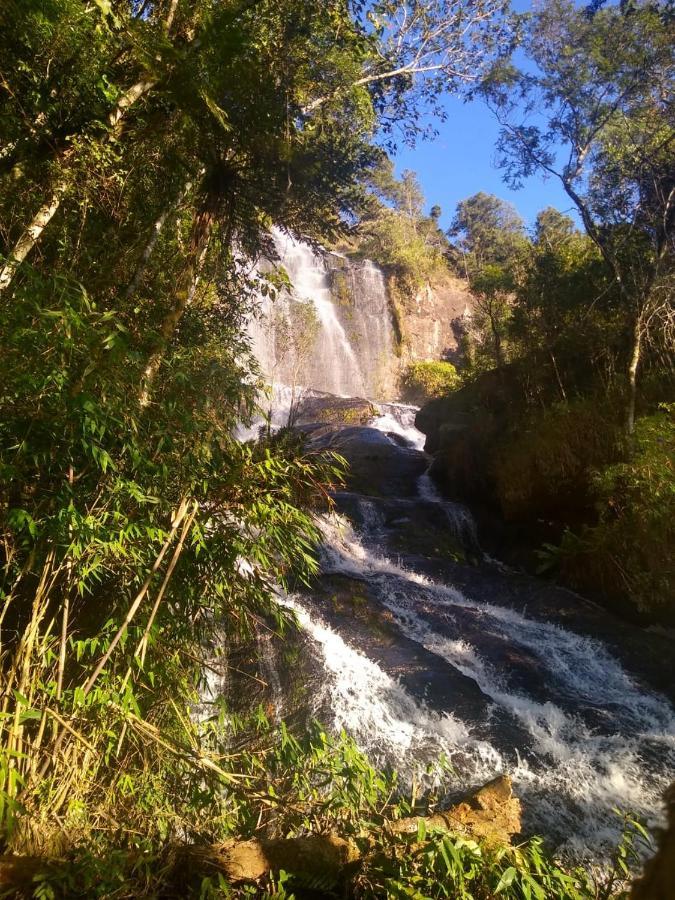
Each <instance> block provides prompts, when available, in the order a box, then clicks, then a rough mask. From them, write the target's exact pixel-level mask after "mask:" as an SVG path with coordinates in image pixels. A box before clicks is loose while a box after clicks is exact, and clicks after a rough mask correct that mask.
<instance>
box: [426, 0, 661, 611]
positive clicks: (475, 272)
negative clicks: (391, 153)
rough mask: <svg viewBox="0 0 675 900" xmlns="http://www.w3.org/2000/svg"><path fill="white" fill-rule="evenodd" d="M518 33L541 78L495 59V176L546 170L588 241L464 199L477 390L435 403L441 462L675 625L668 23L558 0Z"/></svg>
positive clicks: (573, 564) (577, 569)
mask: <svg viewBox="0 0 675 900" xmlns="http://www.w3.org/2000/svg"><path fill="white" fill-rule="evenodd" d="M524 26H525V40H524V48H525V50H526V52H527V53H528V55H529V58H530V61H531V63H532V64H533V65H535V66H536V69H535V70H534V71H533V72H530V71H529V70H528V72H526V73H525V72H519V71H517V70H516V69H515V68H514V67H512V66H511V65H510V64H509V65H504V66H502V67H501V68H499V69H498V70H497V71H495V73H494V74H493V75H492V76H491V78H490V79H488V81H487V83H486V84H485V85H484V93H485V95H486V97H487V100H488V102H489V103H490V104H491V105H492V106H493V107H494V109H495V112H496V115H497V116H498V118H499V121H500V122H501V123H502V126H503V131H502V138H501V144H500V149H501V154H502V164H503V165H504V166H505V167H506V172H507V176H508V178H509V180H511V181H512V182H513V183H517V182H518V181H519V180H521V179H523V178H525V177H527V176H529V175H531V174H533V173H535V172H544V173H546V174H548V175H549V176H551V177H557V178H558V179H559V180H560V181H561V183H562V185H563V187H564V189H565V190H566V192H567V193H568V195H569V197H570V200H571V202H572V203H573V204H574V205H575V206H576V209H577V212H578V214H579V217H580V219H581V221H582V222H583V224H584V227H585V233H584V232H581V231H579V229H578V228H577V227H576V225H575V223H574V221H573V220H572V219H571V218H569V217H568V216H566V215H563V214H561V213H560V212H558V211H556V210H553V209H545V210H543V211H542V212H541V213H540V214H539V216H538V218H537V222H536V225H535V227H534V230H533V233H532V234H531V235H528V234H527V233H526V231H525V228H524V226H523V223H522V221H521V220H520V219H519V218H518V217H517V215H516V214H515V213H514V211H513V209H511V208H510V207H509V205H508V204H505V203H504V202H503V201H500V200H499V199H498V198H496V197H490V196H488V195H485V194H478V195H476V196H474V197H472V198H469V199H468V200H466V201H464V202H463V203H462V204H460V206H459V208H458V210H457V215H456V217H455V221H454V223H453V228H452V230H451V233H452V236H453V237H454V238H455V241H456V243H455V246H456V248H457V250H458V254H459V256H458V261H457V265H458V266H460V267H463V269H464V271H465V272H466V274H467V276H468V278H469V280H470V283H471V285H472V289H473V291H474V294H475V297H476V313H475V315H474V316H473V319H472V322H471V325H470V327H469V329H468V330H467V333H466V335H465V351H466V354H465V355H466V369H465V372H464V378H465V382H473V383H472V384H469V386H468V387H466V388H465V389H464V391H463V392H460V395H458V397H457V398H456V400H454V401H453V400H449V401H448V403H447V404H446V407H445V410H444V409H443V406H442V405H438V406H437V412H438V415H439V416H440V419H441V420H444V421H446V422H447V423H448V425H449V423H451V422H452V421H453V417H454V421H455V424H461V423H463V424H464V425H465V426H466V428H465V429H464V430H463V431H462V432H461V433H452V434H451V433H450V432H449V431H447V430H446V434H445V437H443V436H442V435H441V433H440V431H439V426H440V425H441V422H438V421H437V422H436V425H435V426H433V425H432V427H433V428H434V431H435V435H436V437H435V440H436V443H437V444H438V442H439V440H440V442H441V443H444V445H445V446H444V449H443V451H442V455H443V461H442V462H441V461H440V460H439V463H438V466H437V467H438V469H439V471H440V472H441V475H444V477H445V478H446V480H447V481H448V482H449V483H450V486H451V487H452V486H455V487H456V489H458V490H461V491H463V492H464V496H471V495H473V496H479V497H480V498H481V499H483V500H486V501H488V502H492V503H493V504H494V503H496V504H497V505H498V507H499V509H500V510H501V512H502V513H503V514H504V515H505V516H506V517H507V519H509V520H510V521H513V522H521V523H526V524H527V523H529V524H530V525H532V527H533V529H534V531H537V532H539V537H540V539H541V530H540V526H539V525H535V523H537V522H540V521H541V520H546V521H548V522H549V524H550V528H549V542H550V543H555V544H557V545H558V547H557V549H555V548H554V547H553V546H549V548H548V549H547V551H546V553H545V560H544V562H545V564H546V565H547V566H549V567H551V568H555V567H559V569H560V571H562V573H563V574H564V576H565V577H566V578H567V579H568V580H569V581H571V582H572V583H573V584H574V585H575V586H577V587H579V588H582V589H584V590H587V591H591V592H592V593H594V594H595V595H596V596H599V597H602V598H604V599H605V600H606V601H607V602H609V603H612V604H615V605H616V604H619V605H620V606H621V607H622V608H624V609H628V608H630V607H631V606H632V607H633V608H637V609H639V610H640V611H642V612H643V613H647V615H648V616H649V617H651V618H657V619H668V620H671V621H672V620H673V616H675V606H673V598H675V572H674V570H673V566H672V559H673V556H674V555H675V544H674V543H673V532H672V528H670V526H669V525H668V523H669V522H670V521H672V519H673V516H675V487H674V486H675V472H674V465H675V455H674V454H675V447H674V446H673V438H672V427H673V426H672V423H673V418H672V417H673V407H672V402H671V401H672V399H673V389H674V386H675V381H674V372H673V340H674V339H675V330H674V328H673V323H674V321H675V320H674V318H673V309H674V307H673V296H674V290H675V282H674V273H675V269H674V261H675V253H674V251H675V245H674V243H673V242H674V240H675V186H674V185H673V171H674V170H675V130H674V129H673V125H672V110H671V109H670V106H669V102H668V99H667V96H666V94H667V91H666V92H665V93H664V90H663V86H664V85H665V82H666V80H667V79H668V77H669V74H668V73H669V72H672V59H673V57H672V47H673V44H672V27H673V22H672V16H671V15H670V14H669V13H668V11H667V10H666V9H665V8H662V7H660V6H658V5H644V6H636V7H631V8H630V10H629V9H627V8H626V9H624V8H623V7H603V8H602V9H600V10H598V11H594V12H592V13H587V12H586V11H584V10H581V9H579V8H577V7H575V6H574V5H573V4H571V3H567V2H562V0H561V2H558V0H555V2H553V0H552V2H551V3H548V4H545V5H544V6H543V7H541V9H540V10H538V11H537V12H536V13H534V14H532V15H530V16H528V17H526V19H525V22H524ZM535 110H536V111H537V114H536V116H534V118H532V121H530V119H529V118H528V117H530V116H532V115H533V112H534V111H535ZM542 111H543V117H542V116H540V115H539V113H540V112H542ZM523 117H524V118H523ZM523 121H524V122H525V124H523ZM565 154H566V155H565ZM560 159H564V160H565V162H564V165H562V164H560V162H559V161H560ZM490 373H491V374H490ZM458 417H459V418H458ZM441 430H442V429H441ZM469 459H473V460H474V462H475V463H477V466H476V465H474V466H472V467H471V469H472V471H468V469H469V468H470V467H469V466H468V465H467V461H468V460H469ZM566 527H567V531H566V532H565V536H564V538H562V533H563V531H564V530H565V528H566ZM561 538H562V541H561Z"/></svg>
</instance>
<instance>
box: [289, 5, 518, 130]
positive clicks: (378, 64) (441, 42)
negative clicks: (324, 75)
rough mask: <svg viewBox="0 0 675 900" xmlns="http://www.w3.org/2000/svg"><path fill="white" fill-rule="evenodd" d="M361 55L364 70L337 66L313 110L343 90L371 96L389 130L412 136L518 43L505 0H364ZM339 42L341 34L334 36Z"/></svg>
mask: <svg viewBox="0 0 675 900" xmlns="http://www.w3.org/2000/svg"><path fill="white" fill-rule="evenodd" d="M357 8H358V10H359V12H360V17H359V21H358V28H359V33H360V35H361V38H362V46H363V53H362V57H361V62H360V65H359V66H358V67H345V66H338V67H336V68H335V73H334V77H333V83H332V85H331V89H330V90H329V91H328V92H325V91H324V92H320V93H318V95H317V94H315V96H314V97H308V100H307V103H306V104H305V106H304V112H305V114H311V113H313V112H314V111H315V110H316V109H318V108H320V107H322V106H324V105H325V104H326V103H329V102H330V101H332V100H335V99H336V98H340V97H342V96H344V94H352V95H354V96H355V97H359V96H363V94H364V92H365V94H367V95H368V96H369V97H370V98H371V100H372V102H373V103H374V105H375V109H376V111H377V114H378V117H379V120H380V122H381V124H382V126H383V127H384V128H385V129H386V130H391V129H392V128H394V127H401V128H403V129H404V132H405V134H406V136H407V137H408V139H413V138H414V136H415V135H416V134H417V133H418V132H419V130H420V124H419V123H420V120H421V119H422V117H423V115H424V113H425V112H427V111H429V110H431V111H432V112H434V113H435V114H437V115H444V112H443V109H442V107H441V105H440V103H439V100H440V98H441V97H442V96H443V95H444V94H445V93H446V92H447V91H452V90H455V89H457V88H458V87H461V86H466V85H475V84H478V83H479V81H480V76H481V73H482V72H485V71H487V69H488V68H489V65H490V61H491V60H494V59H496V58H497V57H498V56H499V55H500V54H502V53H504V52H505V51H506V50H507V49H508V48H509V47H510V45H511V42H512V38H513V35H512V23H511V19H510V16H509V15H508V9H509V7H508V3H507V2H505V0H378V2H375V3H369V4H358V5H357ZM336 39H337V35H336Z"/></svg>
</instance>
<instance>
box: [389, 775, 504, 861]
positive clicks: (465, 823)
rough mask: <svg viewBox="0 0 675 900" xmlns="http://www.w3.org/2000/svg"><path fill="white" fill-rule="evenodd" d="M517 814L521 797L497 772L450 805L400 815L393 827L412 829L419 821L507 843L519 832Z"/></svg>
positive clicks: (426, 824) (445, 829)
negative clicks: (426, 813) (431, 811)
mask: <svg viewBox="0 0 675 900" xmlns="http://www.w3.org/2000/svg"><path fill="white" fill-rule="evenodd" d="M520 815H521V807H520V800H518V798H517V797H514V796H513V790H512V785H511V779H510V778H509V776H508V775H498V776H497V777H496V778H493V779H492V781H488V783H487V784H485V785H483V786H482V787H480V788H478V789H477V790H473V791H470V792H469V793H468V794H466V795H465V796H464V797H462V798H461V799H460V800H459V801H458V802H457V803H456V804H455V805H454V806H451V807H450V809H448V810H445V811H444V812H440V813H436V815H434V816H425V817H424V818H420V817H418V816H411V817H410V818H406V819H399V821H398V822H394V823H393V825H392V829H393V830H394V831H395V832H397V833H399V834H400V833H401V832H405V833H414V832H416V831H417V830H418V827H419V823H420V821H422V822H424V825H425V827H426V829H427V831H428V830H429V829H430V828H439V829H442V830H444V831H451V832H460V833H465V834H470V835H473V836H474V837H477V838H481V839H482V840H484V841H485V842H486V843H488V844H491V845H493V846H495V845H499V844H508V843H510V841H511V837H512V835H514V834H518V833H519V832H520V829H521V824H520Z"/></svg>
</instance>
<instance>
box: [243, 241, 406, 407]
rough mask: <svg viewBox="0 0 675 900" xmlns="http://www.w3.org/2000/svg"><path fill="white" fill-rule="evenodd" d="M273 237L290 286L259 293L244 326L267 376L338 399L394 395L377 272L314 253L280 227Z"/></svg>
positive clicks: (389, 337) (393, 364) (387, 319)
mask: <svg viewBox="0 0 675 900" xmlns="http://www.w3.org/2000/svg"><path fill="white" fill-rule="evenodd" d="M273 237H274V241H275V245H276V249H277V253H278V256H279V262H278V266H279V267H280V268H281V269H282V270H283V271H285V273H286V274H287V275H288V278H289V281H290V285H291V289H290V290H285V289H284V290H282V291H280V292H279V294H278V295H277V297H276V298H275V299H271V298H269V297H261V299H260V312H259V314H258V315H257V316H256V317H255V318H254V319H253V320H252V321H251V322H250V323H249V335H250V337H251V343H252V349H253V352H254V355H255V356H256V358H257V360H258V362H259V363H260V366H261V369H262V372H263V374H264V375H265V376H266V378H267V380H268V381H270V382H271V383H273V384H282V385H286V386H299V385H304V386H306V387H311V388H312V389H313V390H316V391H324V392H327V393H331V394H335V395H338V396H356V397H368V398H371V399H377V398H382V397H388V396H392V395H393V394H394V393H395V382H396V375H397V367H398V360H397V358H396V355H395V353H394V332H393V327H392V323H391V314H390V309H389V301H388V298H387V290H386V285H385V282H384V276H383V274H382V272H381V270H380V269H379V268H378V267H377V266H375V265H374V264H373V263H372V262H370V261H368V260H366V261H358V262H357V261H351V260H348V259H346V258H345V257H343V256H340V255H338V254H335V253H327V252H319V251H315V250H313V249H312V248H311V247H310V246H309V245H308V244H306V243H304V242H302V241H299V240H296V239H294V238H292V237H290V236H288V235H285V234H283V233H282V232H281V231H279V230H278V229H275V230H274V231H273ZM310 332H311V334H310Z"/></svg>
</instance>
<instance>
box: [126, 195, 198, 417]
mask: <svg viewBox="0 0 675 900" xmlns="http://www.w3.org/2000/svg"><path fill="white" fill-rule="evenodd" d="M213 221H214V215H213V212H212V211H209V210H207V209H203V210H202V212H201V213H199V215H198V216H197V218H196V219H195V223H194V226H193V229H192V238H191V240H190V246H191V250H190V255H189V258H188V261H187V265H186V266H185V269H184V270H183V273H182V275H181V277H180V279H179V283H178V287H177V290H176V297H175V302H174V305H173V307H172V308H171V309H170V310H169V312H168V313H167V314H166V316H165V317H164V320H163V321H162V324H161V326H160V329H159V340H158V342H157V346H156V347H155V349H154V350H153V352H152V353H151V355H150V358H149V359H148V362H147V364H146V366H145V369H144V370H143V376H142V378H141V389H140V392H139V395H138V403H139V406H140V407H141V408H144V407H146V406H147V405H148V403H149V402H150V392H151V389H152V384H153V382H154V380H155V377H156V376H157V372H158V371H159V367H160V365H161V364H162V358H163V356H164V351H165V350H166V347H167V345H168V344H169V342H170V340H171V338H172V337H173V335H174V332H175V330H176V328H177V326H178V323H179V322H180V320H181V319H182V318H183V314H184V313H185V310H186V309H187V308H188V306H189V305H190V304H191V303H192V300H193V298H194V295H195V291H196V290H197V285H198V284H199V275H200V272H201V268H202V265H203V263H204V257H205V256H206V251H207V249H208V245H209V239H210V237H211V229H212V227H213Z"/></svg>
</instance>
